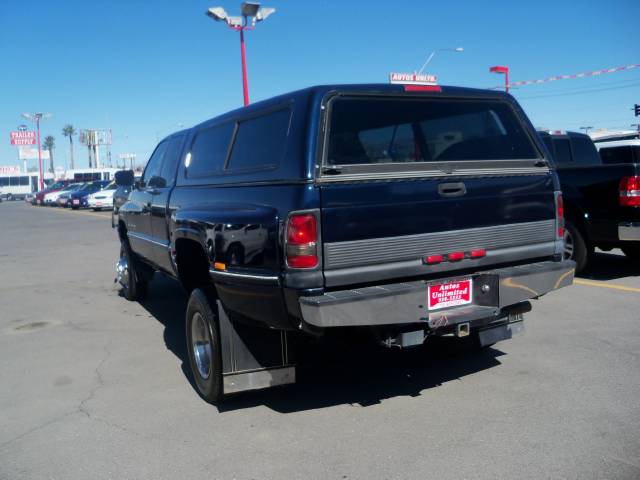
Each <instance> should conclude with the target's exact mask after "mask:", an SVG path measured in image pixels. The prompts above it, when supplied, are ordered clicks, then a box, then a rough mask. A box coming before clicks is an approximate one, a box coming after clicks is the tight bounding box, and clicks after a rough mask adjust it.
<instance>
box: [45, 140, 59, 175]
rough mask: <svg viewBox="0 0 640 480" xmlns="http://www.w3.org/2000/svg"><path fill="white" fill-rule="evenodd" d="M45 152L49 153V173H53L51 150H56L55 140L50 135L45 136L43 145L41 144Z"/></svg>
mask: <svg viewBox="0 0 640 480" xmlns="http://www.w3.org/2000/svg"><path fill="white" fill-rule="evenodd" d="M42 146H43V147H44V149H45V150H48V151H49V171H50V172H51V173H54V171H53V149H54V148H56V139H55V138H53V136H51V135H47V136H46V137H44V143H43V144H42Z"/></svg>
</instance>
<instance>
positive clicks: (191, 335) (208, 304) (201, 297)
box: [185, 288, 224, 403]
mask: <svg viewBox="0 0 640 480" xmlns="http://www.w3.org/2000/svg"><path fill="white" fill-rule="evenodd" d="M185 323H186V339H187V352H188V355H189V366H190V367H191V374H192V376H193V380H194V383H195V385H196V388H197V389H198V393H199V394H200V396H201V397H202V398H203V399H204V400H206V401H207V402H209V403H217V402H220V401H221V400H222V399H223V396H224V394H223V391H222V355H221V351H220V328H219V324H218V307H217V305H216V301H215V296H214V295H212V294H211V293H210V292H207V291H206V290H205V289H202V288H195V289H194V290H193V291H192V292H191V296H190V297H189V303H188V304H187V318H186V322H185Z"/></svg>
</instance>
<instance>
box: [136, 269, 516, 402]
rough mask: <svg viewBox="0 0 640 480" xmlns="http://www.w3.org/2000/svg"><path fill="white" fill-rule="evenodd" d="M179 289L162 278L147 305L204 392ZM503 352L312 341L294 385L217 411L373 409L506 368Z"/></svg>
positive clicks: (458, 345)
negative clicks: (189, 350) (194, 366)
mask: <svg viewBox="0 0 640 480" xmlns="http://www.w3.org/2000/svg"><path fill="white" fill-rule="evenodd" d="M176 286H177V285H176V282H175V281H174V280H172V279H170V278H167V277H164V276H162V275H156V276H155V277H154V279H153V281H152V283H151V284H150V285H149V296H148V298H147V299H146V300H144V301H143V302H141V305H142V306H143V307H144V308H145V309H146V310H147V311H148V312H149V313H150V314H151V315H152V316H153V317H154V318H155V319H156V320H158V321H159V322H160V323H162V324H163V325H164V327H165V330H164V341H165V344H166V346H167V349H168V350H170V351H171V352H172V353H173V354H174V355H175V356H176V357H178V358H179V359H180V360H181V362H182V371H183V373H184V375H185V377H186V378H187V379H188V381H189V382H190V383H191V386H192V387H193V389H194V392H193V393H194V395H197V393H196V389H195V386H194V383H193V379H192V377H191V373H190V371H189V359H188V357H187V350H186V339H185V330H184V313H185V311H186V305H187V297H186V294H185V293H184V292H183V291H182V289H181V288H176ZM502 355H504V353H502V352H501V351H500V350H498V349H496V348H486V349H483V350H481V351H473V350H472V348H471V347H470V342H465V341H464V340H461V339H457V338H453V337H441V338H433V339H429V340H428V341H427V342H426V343H425V345H424V346H422V347H417V348H413V349H405V350H389V349H385V348H383V347H379V346H377V345H375V344H374V343H373V342H372V341H371V339H370V338H368V337H367V338H362V337H361V336H358V337H351V338H350V337H349V336H348V337H347V338H342V337H337V338H333V339H327V340H326V341H323V342H312V343H305V344H304V346H303V347H302V348H300V349H299V350H298V353H297V356H298V360H299V362H298V366H297V372H296V375H297V382H296V384H295V385H288V386H284V387H277V388H273V389H270V390H263V391H260V392H246V393H243V394H238V395H234V396H232V397H230V398H228V399H227V400H225V402H223V403H222V404H220V405H219V406H218V407H217V408H218V410H219V411H220V412H225V411H233V410H241V409H245V408H253V407H256V406H266V407H269V408H271V409H273V410H274V411H277V412H281V413H290V412H299V411H304V410H311V409H317V408H325V407H331V406H336V405H344V404H348V405H359V406H361V407H366V406H370V405H376V404H379V403H380V402H381V401H382V400H384V399H388V398H393V397H398V396H409V397H417V396H420V395H422V394H423V393H424V390H428V389H431V388H436V387H439V386H441V385H442V384H443V383H446V382H449V381H451V380H456V379H460V378H463V377H465V376H467V375H470V374H473V373H477V372H480V371H482V370H486V369H489V368H492V367H495V366H497V365H500V362H499V360H498V357H500V356H502Z"/></svg>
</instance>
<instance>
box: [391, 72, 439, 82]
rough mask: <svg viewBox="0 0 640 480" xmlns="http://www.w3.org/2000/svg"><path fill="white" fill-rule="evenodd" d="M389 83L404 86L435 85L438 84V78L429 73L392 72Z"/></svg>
mask: <svg viewBox="0 0 640 480" xmlns="http://www.w3.org/2000/svg"><path fill="white" fill-rule="evenodd" d="M389 83H394V84H403V85H435V84H436V83H438V77H436V76H435V75H431V74H428V73H415V72H414V73H399V72H391V73H390V74H389Z"/></svg>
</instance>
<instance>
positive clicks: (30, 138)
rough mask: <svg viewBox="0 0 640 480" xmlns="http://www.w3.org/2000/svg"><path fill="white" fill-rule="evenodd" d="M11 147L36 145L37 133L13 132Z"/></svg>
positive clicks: (11, 134)
mask: <svg viewBox="0 0 640 480" xmlns="http://www.w3.org/2000/svg"><path fill="white" fill-rule="evenodd" d="M9 136H10V138H11V145H35V144H36V132H29V131H27V132H11V133H10V135H9Z"/></svg>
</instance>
